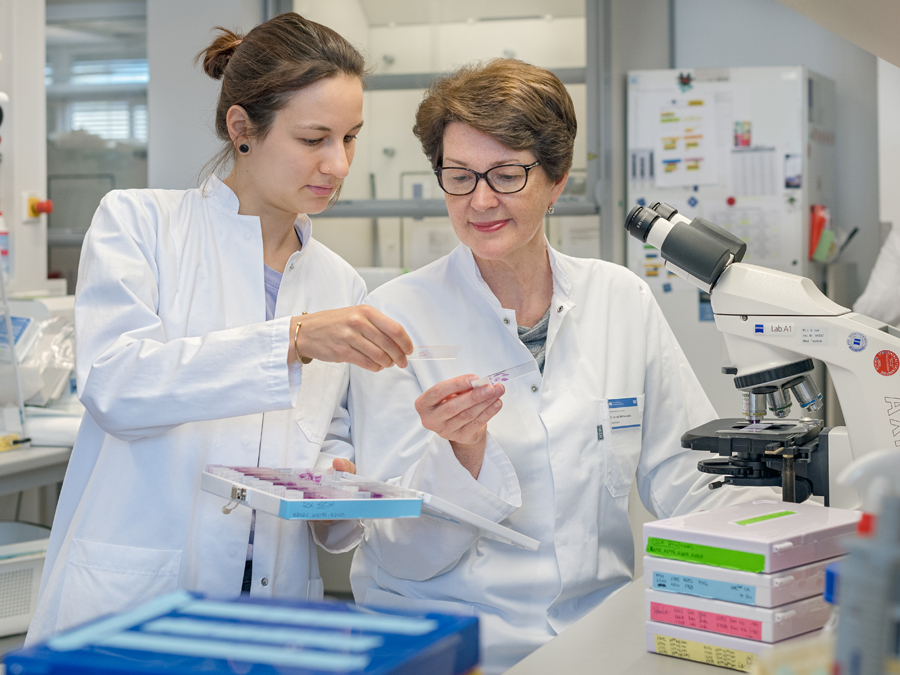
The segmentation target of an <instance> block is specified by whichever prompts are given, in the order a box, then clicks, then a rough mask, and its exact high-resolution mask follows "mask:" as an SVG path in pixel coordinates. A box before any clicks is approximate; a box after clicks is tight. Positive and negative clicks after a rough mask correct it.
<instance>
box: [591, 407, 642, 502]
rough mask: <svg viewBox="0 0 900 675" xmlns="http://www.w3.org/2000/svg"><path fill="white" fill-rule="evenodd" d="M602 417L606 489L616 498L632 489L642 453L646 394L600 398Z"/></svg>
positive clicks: (625, 494)
mask: <svg viewBox="0 0 900 675" xmlns="http://www.w3.org/2000/svg"><path fill="white" fill-rule="evenodd" d="M600 417H601V419H602V420H603V431H604V432H605V434H604V438H603V439H602V441H601V442H602V444H603V450H604V453H603V454H604V460H605V463H606V488H607V489H608V490H609V492H610V494H611V495H612V496H613V497H624V496H627V495H628V493H629V492H631V484H632V483H633V482H634V475H635V472H636V471H637V465H638V460H640V456H641V439H642V434H643V418H644V395H643V394H640V395H639V396H628V397H624V398H615V399H608V400H603V401H600Z"/></svg>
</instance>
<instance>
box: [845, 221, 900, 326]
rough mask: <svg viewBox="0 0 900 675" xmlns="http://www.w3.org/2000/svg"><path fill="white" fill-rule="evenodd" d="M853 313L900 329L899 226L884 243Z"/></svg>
mask: <svg viewBox="0 0 900 675" xmlns="http://www.w3.org/2000/svg"><path fill="white" fill-rule="evenodd" d="M853 311H854V312H858V313H860V314H863V315H865V316H871V317H872V318H873V319H878V320H879V321H884V322H885V323H889V324H891V325H892V326H900V224H898V225H895V226H894V227H892V228H891V232H890V234H889V235H888V237H887V239H885V240H884V245H882V247H881V250H880V251H879V252H878V258H876V259H875V266H874V267H873V268H872V273H871V274H870V275H869V281H868V283H867V284H866V290H865V291H863V294H862V295H860V296H859V298H858V299H857V300H856V302H855V303H853Z"/></svg>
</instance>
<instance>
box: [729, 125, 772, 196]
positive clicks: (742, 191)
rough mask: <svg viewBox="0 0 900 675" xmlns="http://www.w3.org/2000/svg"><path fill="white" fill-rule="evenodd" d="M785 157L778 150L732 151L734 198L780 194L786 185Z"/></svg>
mask: <svg viewBox="0 0 900 675" xmlns="http://www.w3.org/2000/svg"><path fill="white" fill-rule="evenodd" d="M745 124H746V123H745ZM783 156H784V155H783V154H781V153H779V152H778V150H777V148H767V147H749V148H745V147H738V148H734V149H733V150H732V151H731V190H729V191H730V192H731V194H732V195H733V196H734V197H774V196H775V195H778V194H780V193H781V192H782V187H781V186H782V184H783V183H784V180H783V178H782V170H783V166H782V163H783V162H782V160H781V158H782V157H783Z"/></svg>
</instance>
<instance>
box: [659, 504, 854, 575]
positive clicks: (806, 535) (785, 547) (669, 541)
mask: <svg viewBox="0 0 900 675" xmlns="http://www.w3.org/2000/svg"><path fill="white" fill-rule="evenodd" d="M861 517H862V514H861V513H860V512H859V511H849V510H847V509H835V508H828V507H826V506H819V505H818V504H808V503H803V504H792V503H789V502H780V501H776V500H774V499H772V500H769V499H758V500H755V501H752V502H746V503H744V504H736V505H734V506H725V507H723V508H720V509H714V510H712V511H700V512H698V513H691V514H688V515H686V516H676V517H675V518H668V519H666V520H657V521H655V522H651V523H645V524H644V551H646V552H647V553H649V554H650V555H652V556H656V557H658V558H671V559H673V560H682V561H685V562H692V563H698V564H702V565H714V566H716V567H725V568H727V569H733V570H741V571H744V572H755V573H759V572H765V573H771V572H778V571H780V570H784V569H787V568H789V567H799V566H800V565H806V564H808V563H811V562H817V561H819V560H824V559H826V558H833V557H835V556H838V555H841V554H842V553H844V546H843V543H842V541H841V540H842V539H843V537H844V536H845V535H848V534H852V533H853V532H855V531H856V522H857V521H858V520H859V519H860V518H861Z"/></svg>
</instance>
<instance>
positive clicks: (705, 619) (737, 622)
mask: <svg viewBox="0 0 900 675" xmlns="http://www.w3.org/2000/svg"><path fill="white" fill-rule="evenodd" d="M650 618H651V619H652V620H653V621H660V622H662V623H672V624H675V625H676V626H685V627H686V628H698V629H700V630H707V631H710V632H713V633H724V634H725V635H734V636H735V637H742V638H748V639H750V640H762V622H761V621H753V620H752V619H741V618H738V617H736V616H728V615H726V614H714V613H713V612H703V611H700V610H696V609H688V608H687V607H675V606H674V605H664V604H662V603H659V602H651V603H650Z"/></svg>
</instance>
